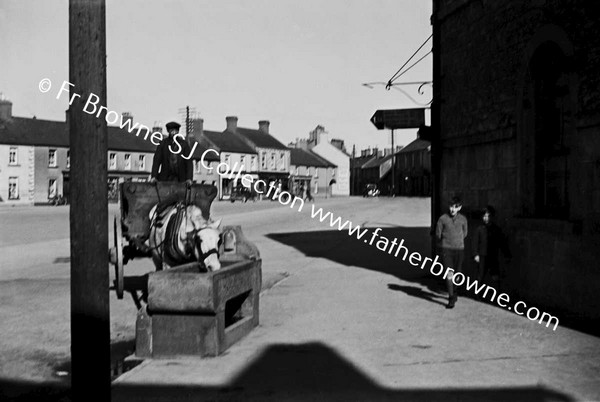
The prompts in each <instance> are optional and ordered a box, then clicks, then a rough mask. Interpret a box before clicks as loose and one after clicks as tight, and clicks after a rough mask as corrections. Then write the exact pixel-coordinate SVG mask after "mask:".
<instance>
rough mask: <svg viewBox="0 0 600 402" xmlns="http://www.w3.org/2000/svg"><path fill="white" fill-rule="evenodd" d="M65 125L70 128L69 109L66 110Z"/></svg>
mask: <svg viewBox="0 0 600 402" xmlns="http://www.w3.org/2000/svg"><path fill="white" fill-rule="evenodd" d="M65 123H67V127H69V109H67V110H65Z"/></svg>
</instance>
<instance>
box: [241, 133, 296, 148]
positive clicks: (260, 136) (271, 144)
mask: <svg viewBox="0 0 600 402" xmlns="http://www.w3.org/2000/svg"><path fill="white" fill-rule="evenodd" d="M237 133H238V134H240V135H242V136H244V137H245V138H247V139H248V140H250V141H251V142H252V143H253V144H254V145H255V146H257V147H261V148H274V149H285V150H287V149H288V147H286V146H285V145H283V144H282V143H281V142H279V141H277V139H276V138H275V137H273V136H272V135H271V134H265V133H263V132H262V131H260V130H254V129H251V128H243V127H238V128H237Z"/></svg>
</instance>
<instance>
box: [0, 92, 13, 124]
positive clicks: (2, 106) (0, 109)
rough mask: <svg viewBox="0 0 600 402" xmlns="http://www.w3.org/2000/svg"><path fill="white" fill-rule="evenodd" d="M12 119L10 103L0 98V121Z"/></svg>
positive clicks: (2, 97)
mask: <svg viewBox="0 0 600 402" xmlns="http://www.w3.org/2000/svg"><path fill="white" fill-rule="evenodd" d="M10 119H12V102H11V101H9V100H7V99H4V96H1V97H0V120H10Z"/></svg>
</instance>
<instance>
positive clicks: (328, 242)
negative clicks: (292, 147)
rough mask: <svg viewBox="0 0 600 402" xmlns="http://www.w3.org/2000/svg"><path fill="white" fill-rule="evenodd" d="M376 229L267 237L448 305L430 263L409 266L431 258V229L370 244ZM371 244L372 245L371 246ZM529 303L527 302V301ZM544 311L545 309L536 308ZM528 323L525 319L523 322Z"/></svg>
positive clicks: (578, 323) (583, 327)
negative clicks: (416, 258) (359, 234)
mask: <svg viewBox="0 0 600 402" xmlns="http://www.w3.org/2000/svg"><path fill="white" fill-rule="evenodd" d="M372 232H373V229H369V231H368V232H367V233H366V234H365V235H364V237H363V238H361V239H360V240H358V239H356V237H355V236H354V237H353V236H349V235H348V232H347V231H341V232H340V231H337V230H324V231H311V232H291V233H271V234H268V235H267V237H269V238H270V239H273V240H275V241H278V242H280V243H282V244H285V245H287V246H290V247H294V248H295V249H297V250H299V251H301V252H302V253H304V254H305V255H306V256H308V257H314V258H325V259H328V260H331V261H334V262H337V263H339V264H342V265H345V266H348V267H351V266H355V267H359V268H363V269H369V270H372V271H377V272H382V273H386V274H389V275H393V276H395V277H397V278H398V279H400V280H403V281H408V282H413V283H417V284H419V285H421V288H419V287H414V286H405V285H400V284H389V285H388V289H389V290H392V291H401V292H404V293H406V294H407V295H409V296H413V297H418V298H421V299H424V300H427V301H430V302H432V303H435V304H443V305H445V303H446V301H447V293H446V285H445V283H444V281H443V280H442V279H441V276H440V277H438V276H434V275H432V274H431V273H430V272H429V267H430V266H431V262H428V263H427V265H426V266H425V268H424V269H421V268H420V266H421V264H419V263H417V265H418V266H413V265H411V264H410V263H409V258H410V254H411V253H413V252H418V253H419V254H420V255H421V256H422V257H429V258H431V238H430V231H429V227H402V226H396V227H383V228H382V230H381V232H379V236H378V237H376V238H375V239H374V240H373V241H372V242H371V237H372ZM383 237H385V238H386V239H388V241H389V242H390V244H391V242H392V240H393V239H397V243H401V242H402V240H404V242H403V244H402V245H403V246H405V247H406V248H407V249H408V251H407V255H406V258H405V260H404V261H403V260H402V258H403V256H404V254H405V252H406V251H405V250H403V249H402V250H401V251H400V252H399V253H398V256H397V257H394V254H396V247H397V246H396V247H395V248H394V249H393V250H391V255H390V254H389V251H390V247H391V246H388V247H387V248H386V247H385V243H380V244H379V245H380V247H381V248H382V249H384V250H383V251H382V250H380V249H378V248H377V245H378V241H379V240H380V239H381V238H383ZM371 243H372V244H371ZM469 254H470V253H469V251H468V250H466V253H465V263H464V266H463V273H464V274H465V275H467V276H470V277H471V278H475V266H474V263H473V262H472V259H470V258H467V256H468V255H469ZM486 284H488V285H490V286H493V287H494V288H495V289H496V290H497V291H498V294H500V293H502V292H507V293H508V294H511V293H512V292H511V291H510V290H508V289H505V288H503V286H502V285H501V284H498V283H489V282H488V283H486ZM458 294H459V295H460V296H461V297H467V298H470V299H473V300H476V301H478V302H480V303H487V304H490V305H492V306H494V307H497V308H502V307H499V306H498V305H497V303H496V302H495V301H494V302H490V301H489V300H487V299H483V300H482V299H481V298H479V297H477V296H476V295H475V294H473V293H472V292H467V291H466V290H465V289H464V286H462V287H460V288H459V289H458ZM524 301H525V302H527V300H524ZM537 307H540V308H542V307H543V306H539V305H538V306H537ZM553 311H554V313H555V315H556V316H557V317H559V319H560V325H561V326H564V327H568V328H572V329H575V330H578V331H581V332H584V333H587V334H590V335H594V336H600V330H599V329H598V328H599V327H600V326H598V325H597V322H590V321H589V320H582V319H579V318H578V317H574V316H572V313H571V314H569V313H568V312H566V311H564V312H561V311H556V309H553ZM524 319H525V318H524Z"/></svg>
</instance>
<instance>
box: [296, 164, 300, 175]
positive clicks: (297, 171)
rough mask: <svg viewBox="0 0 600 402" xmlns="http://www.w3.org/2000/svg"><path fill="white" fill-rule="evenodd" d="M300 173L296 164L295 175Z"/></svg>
mask: <svg viewBox="0 0 600 402" xmlns="http://www.w3.org/2000/svg"><path fill="white" fill-rule="evenodd" d="M299 173H300V170H299V169H298V166H296V176H298V175H299Z"/></svg>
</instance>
